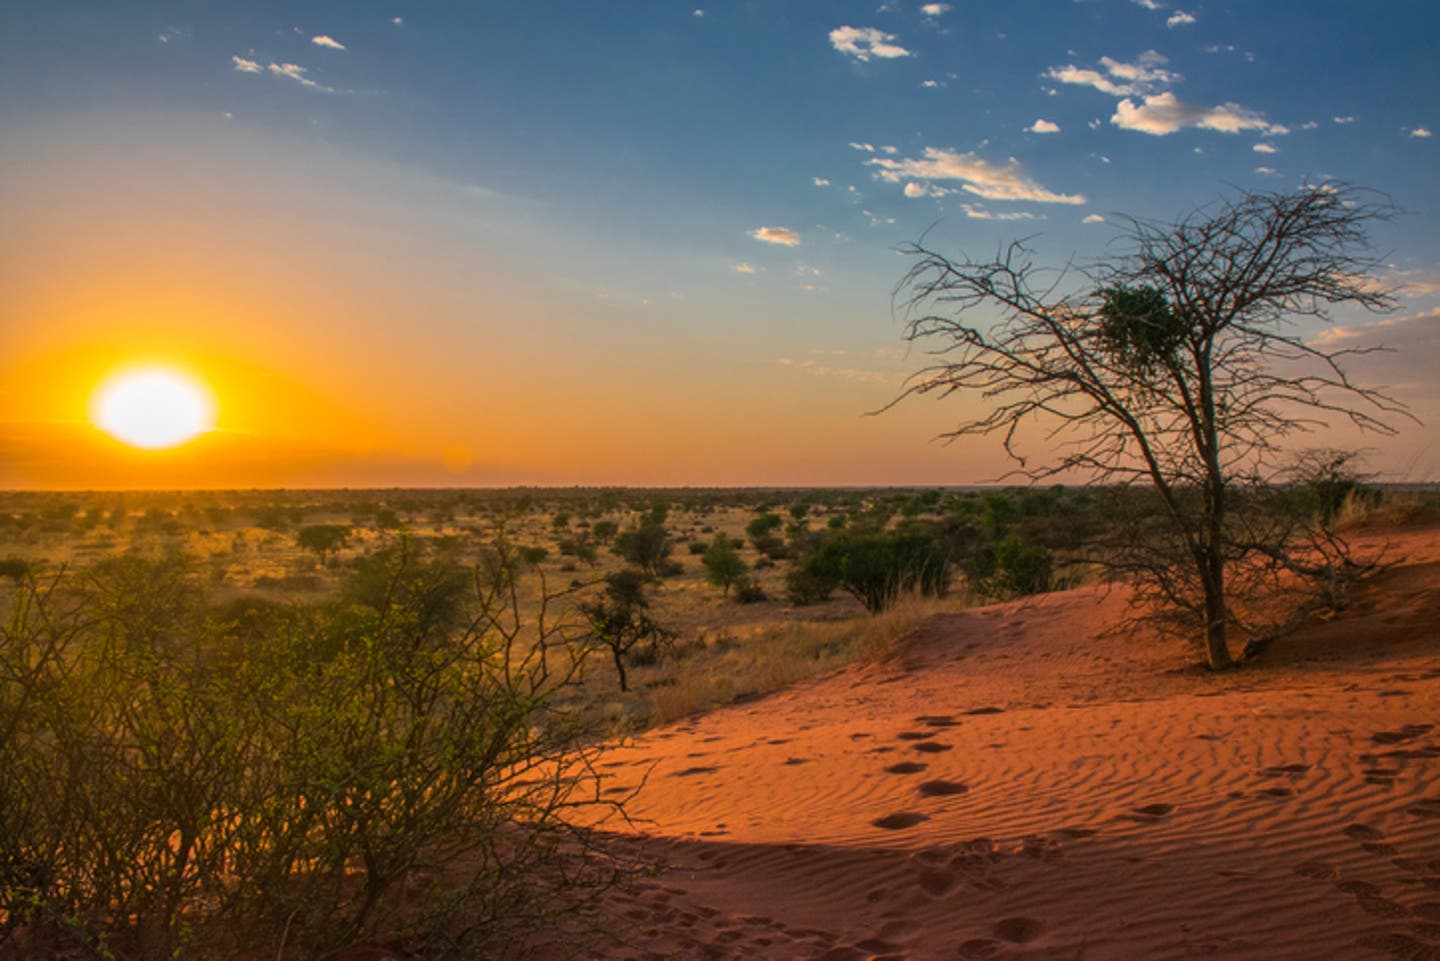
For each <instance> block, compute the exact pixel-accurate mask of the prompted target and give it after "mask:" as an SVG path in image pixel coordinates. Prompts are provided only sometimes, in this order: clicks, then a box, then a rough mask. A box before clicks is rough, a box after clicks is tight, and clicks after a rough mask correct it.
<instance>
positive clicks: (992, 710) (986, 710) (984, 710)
mask: <svg viewBox="0 0 1440 961" xmlns="http://www.w3.org/2000/svg"><path fill="white" fill-rule="evenodd" d="M965 713H966V714H1004V713H1005V709H1004V708H1003V707H977V708H972V709H971V710H968V711H966V712H965Z"/></svg>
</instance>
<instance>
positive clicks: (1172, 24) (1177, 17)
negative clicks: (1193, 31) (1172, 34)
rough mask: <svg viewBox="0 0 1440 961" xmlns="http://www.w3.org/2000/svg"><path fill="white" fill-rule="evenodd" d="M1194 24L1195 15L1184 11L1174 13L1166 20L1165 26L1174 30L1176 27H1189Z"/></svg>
mask: <svg viewBox="0 0 1440 961" xmlns="http://www.w3.org/2000/svg"><path fill="white" fill-rule="evenodd" d="M1194 22H1195V15H1194V14H1193V13H1186V12H1185V11H1184V10H1176V11H1175V12H1174V13H1172V14H1170V16H1169V17H1167V18H1166V19H1165V26H1167V27H1169V28H1170V29H1172V30H1173V29H1175V28H1176V27H1188V26H1190V24H1192V23H1194Z"/></svg>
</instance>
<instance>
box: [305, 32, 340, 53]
mask: <svg viewBox="0 0 1440 961" xmlns="http://www.w3.org/2000/svg"><path fill="white" fill-rule="evenodd" d="M310 42H311V43H313V44H315V46H317V47H328V48H330V49H331V50H344V49H345V44H343V43H341V42H340V41H339V40H336V39H335V38H334V37H331V36H327V35H325V34H323V33H322V34H320V35H318V36H314V37H311V38H310Z"/></svg>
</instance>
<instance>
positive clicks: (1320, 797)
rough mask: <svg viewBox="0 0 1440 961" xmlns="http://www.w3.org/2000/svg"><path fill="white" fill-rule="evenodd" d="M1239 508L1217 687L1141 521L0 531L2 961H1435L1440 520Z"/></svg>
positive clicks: (357, 494) (245, 500)
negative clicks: (508, 960) (1253, 534)
mask: <svg viewBox="0 0 1440 961" xmlns="http://www.w3.org/2000/svg"><path fill="white" fill-rule="evenodd" d="M1253 496H1254V497H1255V498H1256V500H1257V503H1256V504H1255V505H1254V506H1255V509H1256V511H1261V510H1262V508H1263V511H1264V512H1269V514H1270V515H1273V516H1275V517H1283V518H1286V520H1285V521H1284V522H1283V523H1281V522H1279V521H1277V522H1276V523H1275V524H1272V525H1271V527H1270V528H1269V529H1281V528H1283V529H1284V530H1285V531H1287V532H1295V531H1300V530H1303V531H1305V532H1306V533H1305V538H1304V541H1305V543H1304V544H1303V545H1302V546H1300V547H1290V548H1287V550H1286V551H1282V552H1271V554H1270V555H1267V556H1268V557H1269V561H1270V563H1269V566H1264V565H1262V567H1263V569H1258V570H1255V571H1251V572H1249V574H1248V575H1247V576H1248V577H1249V579H1248V580H1246V581H1245V582H1244V583H1245V585H1246V586H1245V589H1244V594H1243V596H1239V597H1237V598H1236V610H1237V613H1236V628H1237V632H1236V633H1237V636H1236V637H1235V638H1234V639H1233V640H1232V644H1233V645H1234V646H1235V648H1236V654H1237V660H1238V662H1239V664H1238V666H1237V667H1235V668H1234V669H1231V670H1225V671H1211V670H1208V669H1206V668H1205V667H1204V665H1203V660H1204V657H1203V652H1202V651H1201V650H1200V647H1199V645H1198V644H1197V640H1196V637H1195V636H1194V634H1193V632H1187V631H1186V630H1184V629H1183V625H1177V624H1176V623H1174V622H1171V621H1167V620H1166V619H1164V618H1160V617H1157V616H1154V614H1155V611H1154V610H1153V609H1151V608H1148V607H1147V606H1146V602H1145V599H1144V598H1137V596H1136V594H1135V592H1134V588H1133V583H1132V581H1133V574H1134V572H1133V571H1129V572H1127V571H1123V570H1117V569H1116V568H1115V566H1114V564H1112V563H1109V561H1110V560H1111V559H1113V557H1114V556H1115V554H1114V543H1115V539H1116V538H1117V537H1120V538H1123V537H1135V536H1141V535H1140V534H1137V532H1138V531H1143V530H1144V529H1145V528H1144V526H1143V524H1142V523H1140V519H1142V518H1143V517H1145V516H1146V515H1147V513H1148V512H1153V510H1154V508H1155V505H1154V504H1153V503H1152V500H1151V498H1150V497H1149V496H1148V495H1146V494H1142V493H1139V492H1136V491H1133V490H1132V491H1125V490H1119V489H1106V488H1075V487H1053V488H1011V489H1001V488H988V489H943V490H941V489H935V490H918V489H917V490H896V489H884V490H839V489H817V490H703V489H683V490H654V489H646V490H632V489H565V490H553V489H513V490H484V491H475V490H453V491H452V490H384V491H359V490H356V491H333V490H332V491H263V492H262V491H248V492H247V491H234V492H178V493H177V492H170V493H166V492H126V493H10V494H3V495H0V575H3V576H0V614H3V623H0V770H3V776H0V957H11V958H30V957H54V958H72V957H74V958H81V957H113V958H152V957H154V958H160V957H180V958H211V957H215V958H244V959H251V958H254V959H259V958H277V959H288V958H312V957H313V958H326V957H335V958H345V959H357V961H358V959H376V961H378V959H382V958H395V959H402V958H439V957H502V956H510V955H515V956H533V957H538V958H541V959H570V958H607V959H608V958H615V959H634V961H665V959H688V958H706V959H751V958H754V959H792V958H805V959H824V961H864V959H869V961H881V959H888V961H900V959H909V961H922V959H926V961H928V959H936V961H938V959H965V958H997V959H1000V958H1004V959H1012V958H1013V959H1024V958H1030V959H1040V958H1064V959H1088V961H1102V959H1130V958H1156V959H1180V958H1196V957H1215V958H1241V959H1272V958H1313V957H1316V956H1330V957H1336V958H1342V957H1343V958H1351V957H1353V958H1362V959H1363V958H1373V959H1384V958H1409V959H1421V958H1440V727H1437V722H1440V496H1437V495H1436V493H1435V492H1434V491H1433V489H1425V488H1412V489H1401V488H1394V487H1386V488H1377V487H1372V486H1369V485H1366V484H1365V483H1363V482H1361V481H1359V480H1356V479H1350V478H1339V477H1337V476H1330V477H1324V478H1319V479H1313V478H1312V480H1311V481H1310V482H1308V483H1296V484H1293V485H1289V486H1287V487H1284V488H1280V489H1275V490H1271V491H1267V492H1262V493H1256V494H1254V495H1253ZM1260 501H1263V504H1262V503H1260ZM1287 536H1288V535H1287ZM1282 555H1283V556H1282ZM1277 557H1280V558H1281V559H1282V560H1284V561H1285V563H1280V562H1279V561H1276V558H1277ZM1296 558H1300V560H1299V561H1297V560H1296ZM1241 648H1243V653H1241Z"/></svg>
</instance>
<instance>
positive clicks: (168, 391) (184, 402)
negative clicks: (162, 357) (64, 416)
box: [90, 367, 215, 450]
mask: <svg viewBox="0 0 1440 961" xmlns="http://www.w3.org/2000/svg"><path fill="white" fill-rule="evenodd" d="M90 412H91V420H92V421H93V422H94V423H95V425H96V426H97V427H99V428H100V429H101V430H103V431H105V432H106V433H107V434H109V435H110V436H112V437H114V438H116V439H117V440H120V441H123V442H124V443H126V444H130V445H131V446H133V447H142V448H145V449H147V450H154V449H159V448H163V447H174V446H176V445H178V444H183V443H185V442H186V441H188V440H190V439H191V438H194V437H196V436H198V435H199V434H203V433H204V432H205V431H207V430H209V429H210V428H211V427H213V426H214V423H215V402H214V400H213V399H212V398H211V396H210V393H209V391H207V390H206V389H205V388H204V387H202V386H201V385H200V384H199V382H197V381H196V380H195V379H194V378H193V377H190V376H189V375H187V374H183V373H181V372H179V371H176V370H172V369H170V368H166V367H145V368H139V369H132V370H127V371H123V372H121V373H118V374H115V375H113V376H112V377H110V378H109V379H108V380H106V381H105V383H103V384H102V385H101V386H100V388H99V390H97V391H96V392H95V396H94V398H93V399H92V400H91V405H90Z"/></svg>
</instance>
